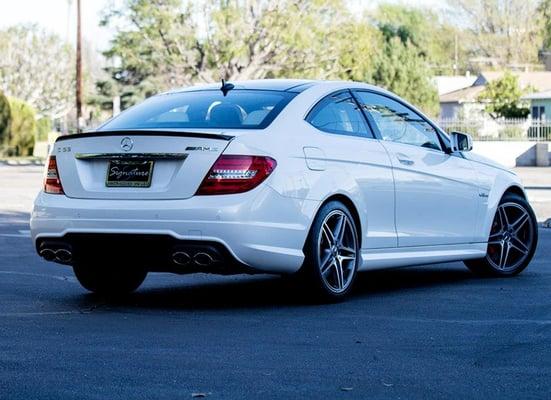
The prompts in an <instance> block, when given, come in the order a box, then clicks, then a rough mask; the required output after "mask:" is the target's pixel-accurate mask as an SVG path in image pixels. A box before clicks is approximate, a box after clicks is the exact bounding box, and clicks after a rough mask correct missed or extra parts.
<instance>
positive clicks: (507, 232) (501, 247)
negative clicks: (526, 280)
mask: <svg viewBox="0 0 551 400" xmlns="http://www.w3.org/2000/svg"><path fill="white" fill-rule="evenodd" d="M537 243H538V226H537V220H536V216H535V215H534V212H533V211H532V207H530V204H529V203H528V202H527V201H526V200H525V199H524V198H522V197H521V196H518V195H516V194H512V193H507V194H505V195H504V196H503V199H502V200H501V202H500V204H499V206H498V207H497V211H496V214H495V217H494V221H493V223H492V228H491V231H490V237H489V239H488V250H487V254H486V257H484V258H482V259H478V260H469V261H465V265H467V267H468V268H469V269H470V270H471V271H473V272H475V273H478V274H481V275H492V276H512V275H516V274H518V273H520V272H521V271H522V270H523V269H524V268H526V267H527V266H528V264H529V263H530V261H531V260H532V257H533V256H534V252H535V251H536V245H537Z"/></svg>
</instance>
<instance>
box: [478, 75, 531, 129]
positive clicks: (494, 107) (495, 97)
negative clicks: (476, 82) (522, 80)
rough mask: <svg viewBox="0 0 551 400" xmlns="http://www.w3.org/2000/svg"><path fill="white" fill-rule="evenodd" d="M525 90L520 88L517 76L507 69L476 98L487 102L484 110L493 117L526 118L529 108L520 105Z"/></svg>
mask: <svg viewBox="0 0 551 400" xmlns="http://www.w3.org/2000/svg"><path fill="white" fill-rule="evenodd" d="M525 92H526V91H525V90H522V89H521V88H520V85H519V82H518V77H517V76H516V75H513V74H512V73H510V72H508V71H507V72H505V74H504V75H503V77H502V78H500V79H496V80H494V81H491V82H489V83H488V84H487V85H486V87H485V88H484V90H483V91H482V92H481V93H480V94H479V95H478V100H479V101H483V102H488V105H487V106H486V111H487V112H488V113H490V115H492V116H493V117H494V118H526V117H527V116H528V114H529V113H530V110H529V109H528V108H526V107H522V105H521V97H522V95H524V94H525Z"/></svg>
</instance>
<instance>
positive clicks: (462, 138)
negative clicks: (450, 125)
mask: <svg viewBox="0 0 551 400" xmlns="http://www.w3.org/2000/svg"><path fill="white" fill-rule="evenodd" d="M450 136H451V137H450V139H451V142H452V143H451V151H452V153H453V152H456V151H471V150H472V149H473V138H472V137H471V135H468V134H466V133H462V132H452V133H451V134H450Z"/></svg>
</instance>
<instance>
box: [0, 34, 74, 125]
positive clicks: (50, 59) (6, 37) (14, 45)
mask: <svg viewBox="0 0 551 400" xmlns="http://www.w3.org/2000/svg"><path fill="white" fill-rule="evenodd" d="M72 58H73V54H72V51H71V49H70V47H69V46H68V45H67V44H66V43H64V42H63V41H62V40H61V39H60V38H59V37H58V36H57V35H54V34H51V33H47V32H46V31H44V30H42V29H40V28H38V27H37V26H35V25H30V26H13V27H10V28H7V29H5V30H2V31H0V90H2V91H4V92H5V93H6V95H8V96H11V97H15V98H18V99H22V100H24V101H26V102H27V103H29V105H31V106H32V107H34V108H36V110H37V111H38V112H39V113H41V114H44V115H50V116H51V115H55V114H63V113H65V112H66V111H67V109H68V108H69V107H71V106H72V105H73V101H72V96H73V91H72V88H73V87H74V68H73V62H72Z"/></svg>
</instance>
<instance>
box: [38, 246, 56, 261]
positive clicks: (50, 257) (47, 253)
mask: <svg viewBox="0 0 551 400" xmlns="http://www.w3.org/2000/svg"><path fill="white" fill-rule="evenodd" d="M40 257H42V258H43V259H45V260H46V261H54V260H55V258H56V257H55V251H54V250H52V249H43V250H40Z"/></svg>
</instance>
